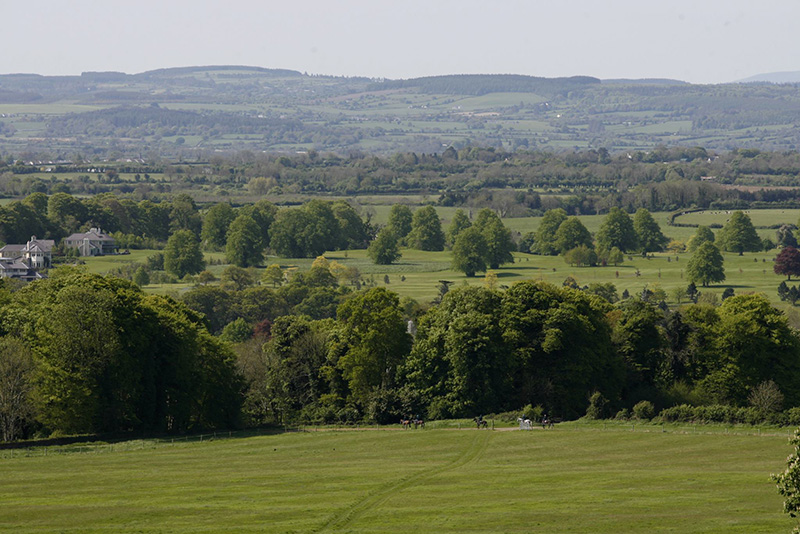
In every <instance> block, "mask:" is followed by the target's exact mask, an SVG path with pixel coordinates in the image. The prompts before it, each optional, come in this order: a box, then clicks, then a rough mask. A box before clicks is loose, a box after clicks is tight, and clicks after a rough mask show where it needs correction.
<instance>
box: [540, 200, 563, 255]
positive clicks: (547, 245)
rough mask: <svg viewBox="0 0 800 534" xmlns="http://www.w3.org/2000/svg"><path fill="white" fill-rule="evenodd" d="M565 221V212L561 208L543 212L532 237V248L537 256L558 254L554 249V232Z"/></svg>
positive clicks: (557, 250) (556, 249)
mask: <svg viewBox="0 0 800 534" xmlns="http://www.w3.org/2000/svg"><path fill="white" fill-rule="evenodd" d="M566 220H567V212H566V211H564V210H563V209H561V208H556V209H552V210H547V211H546V212H544V216H543V217H542V220H541V222H539V228H537V230H536V234H535V237H534V242H533V243H534V248H535V250H536V252H538V253H539V254H543V255H545V256H553V255H555V254H558V253H559V249H558V248H557V247H556V244H555V243H556V232H557V231H558V227H559V226H561V223H563V222H564V221H566Z"/></svg>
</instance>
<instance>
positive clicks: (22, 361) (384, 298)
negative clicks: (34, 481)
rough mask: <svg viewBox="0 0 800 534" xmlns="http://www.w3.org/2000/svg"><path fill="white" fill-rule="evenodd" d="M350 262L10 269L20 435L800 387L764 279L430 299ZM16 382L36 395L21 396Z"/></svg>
mask: <svg viewBox="0 0 800 534" xmlns="http://www.w3.org/2000/svg"><path fill="white" fill-rule="evenodd" d="M470 231H472V232H477V229H475V228H468V229H467V230H464V231H463V232H470ZM461 237H462V236H461V235H460V236H459V239H461ZM703 246H704V247H705V246H713V245H712V244H710V243H705V244H704V245H703ZM231 269H235V270H238V271H242V272H246V270H245V269H240V268H238V267H232V268H231ZM278 270H280V268H278ZM334 272H338V266H337V265H336V262H329V261H327V260H325V259H324V258H317V260H315V262H314V264H313V266H312V267H311V269H310V270H308V271H305V272H295V273H294V274H293V275H291V276H290V277H289V278H290V280H289V281H288V282H285V281H284V280H283V276H281V277H280V279H278V277H277V276H276V277H275V280H276V282H274V285H275V286H277V287H268V286H258V285H252V284H254V280H250V281H249V282H246V283H236V284H230V285H229V286H228V285H226V286H223V287H221V286H211V285H208V286H203V285H201V286H197V287H195V288H194V289H192V290H190V291H188V292H187V293H186V294H185V295H184V296H183V297H182V300H183V303H178V302H176V301H174V300H172V299H170V298H166V297H159V296H146V295H144V294H143V293H142V292H141V291H140V290H139V289H138V288H137V287H136V286H135V285H133V284H131V283H130V282H126V281H123V280H120V279H116V278H103V277H99V276H96V275H88V274H85V273H81V272H79V271H76V270H74V269H70V268H66V269H59V270H56V272H55V273H54V276H53V277H52V278H50V279H49V280H45V281H40V282H35V283H32V284H29V285H27V286H25V287H24V288H22V289H20V290H19V291H17V292H15V293H10V292H9V291H8V290H7V289H4V288H0V307H2V309H0V347H2V348H3V350H2V351H0V384H3V386H4V389H3V391H2V392H0V426H2V430H3V432H4V436H5V439H14V438H15V437H16V438H18V437H24V436H30V435H31V434H32V433H33V432H45V433H47V432H54V431H59V432H65V433H72V432H107V431H144V432H169V431H186V430H192V429H199V428H212V427H216V428H220V427H225V426H230V425H236V424H238V423H237V421H238V418H239V417H240V416H242V417H244V419H245V422H246V423H247V424H263V423H269V422H286V421H317V422H322V421H328V422H332V421H353V422H355V421H359V420H369V421H375V422H392V421H396V420H397V418H398V417H400V416H401V415H402V414H407V413H419V414H422V415H424V416H427V417H433V418H438V417H471V416H474V415H478V414H486V413H491V412H500V411H509V410H519V409H521V408H522V407H523V406H526V405H532V406H536V405H541V406H542V408H543V409H546V410H547V411H548V412H549V413H552V414H554V415H556V416H558V417H565V418H572V417H578V416H581V415H583V414H584V413H591V415H592V416H603V415H604V414H605V415H609V416H610V415H613V414H614V413H616V412H617V411H619V410H623V411H624V410H628V411H630V410H632V409H633V408H634V407H635V406H636V405H637V403H640V401H643V400H646V401H648V402H649V403H651V404H652V408H651V409H650V410H649V411H643V409H642V407H641V406H640V407H639V408H638V409H637V410H638V411H637V413H642V414H644V413H650V414H652V413H658V412H659V411H661V410H664V412H663V413H664V414H665V416H664V417H669V418H671V419H669V420H674V418H675V417H682V416H680V415H679V414H678V412H680V410H683V408H681V406H682V405H684V404H689V403H697V402H699V403H701V404H704V405H706V404H709V405H715V406H723V407H725V408H724V410H723V408H720V410H723V411H725V410H727V411H725V413H729V412H730V414H733V411H736V410H744V409H745V408H744V407H745V406H748V405H750V406H753V407H754V408H753V409H757V410H762V412H763V413H762V412H758V413H761V414H762V415H760V416H757V415H752V413H751V412H752V410H750V409H747V410H750V411H748V412H747V413H746V414H744V415H742V417H745V416H746V419H747V421H750V420H751V419H753V417H762V418H765V417H767V416H768V415H769V414H772V413H774V410H776V409H778V408H775V407H771V408H770V407H766V404H765V401H764V400H763V399H762V397H763V396H764V395H762V394H761V393H759V392H763V391H766V389H767V386H765V385H764V384H766V383H769V382H770V381H772V383H773V386H770V387H772V388H773V389H775V390H776V391H778V392H779V394H780V395H782V396H783V398H784V399H785V405H786V406H788V407H791V406H797V405H798V403H800V341H798V338H797V336H796V334H795V332H794V331H793V330H792V329H791V328H790V327H789V325H788V321H787V319H786V317H785V316H784V315H783V314H782V313H781V312H780V311H778V310H776V309H774V308H772V307H771V306H770V305H769V303H768V301H767V300H766V299H765V298H764V297H763V296H760V295H738V296H736V295H734V296H729V297H728V298H726V299H725V300H724V301H723V302H722V304H721V305H720V306H718V307H714V306H709V305H707V304H700V305H695V304H690V305H688V306H684V307H683V308H681V309H678V310H669V309H668V308H662V307H659V306H657V305H656V304H655V301H656V300H658V297H654V296H650V295H654V294H655V293H657V291H656V290H655V289H654V290H653V291H650V293H649V295H648V297H647V298H645V295H644V293H643V294H642V296H641V298H640V297H629V298H623V300H622V301H621V302H618V303H616V304H613V302H614V301H616V300H617V297H616V289H615V288H614V287H613V286H610V285H608V284H607V285H605V286H603V287H600V286H597V287H589V288H587V289H586V290H580V289H572V288H567V287H556V286H553V285H549V284H546V283H544V282H537V281H528V282H520V283H517V284H514V285H513V286H511V287H510V288H508V289H506V290H498V289H494V288H490V287H463V288H461V287H460V288H456V289H452V290H450V291H448V292H445V293H444V294H443V296H442V298H441V299H440V301H439V303H437V304H434V305H433V306H431V307H430V308H429V309H428V310H426V311H424V312H423V311H421V310H419V308H418V307H416V306H414V305H413V303H412V302H410V301H408V299H400V298H399V297H398V296H397V295H395V294H393V293H391V292H390V291H388V290H387V289H385V288H373V289H369V290H366V291H362V292H355V293H354V292H352V291H350V290H349V289H347V288H345V287H342V286H340V285H339V284H338V283H337V281H336V278H335V276H334V274H333V273H334ZM281 274H282V273H281ZM231 280H232V281H233V280H234V279H233V278H232V279H231ZM606 286H610V287H606ZM654 292H655V293H654ZM410 314H413V315H410ZM411 317H413V318H414V319H413V320H414V322H415V323H416V328H407V325H406V321H407V320H408V319H409V318H411ZM206 325H207V326H208V329H210V331H211V332H214V333H216V334H218V335H219V337H214V336H212V335H211V334H210V333H209V330H208V329H207V328H206ZM409 331H412V332H414V333H415V337H413V338H412V336H411V335H409V334H408V332H409ZM229 343H230V344H233V345H234V347H235V350H236V360H238V365H234V363H235V362H234V356H233V354H232V353H231V352H230V350H229V348H228V344H229ZM8 391H14V392H18V393H20V395H21V397H18V398H20V399H22V401H23V402H19V403H17V404H13V403H9V402H7V399H8V396H6V395H5V394H6V393H7V392H8ZM589 399H593V400H592V403H591V404H590V400H589ZM759 399H761V400H759ZM601 401H602V402H601ZM690 408H691V407H690ZM587 410H588V411H587ZM670 410H672V411H670ZM692 410H693V408H692ZM764 410H766V411H764ZM673 412H674V413H673ZM692 413H694V412H692ZM720 413H721V412H720ZM742 413H744V412H742ZM753 413H755V412H753ZM676 414H677V415H676ZM736 414H739V412H738V411H736ZM736 414H733V415H730V417H729V419H730V420H733V419H731V418H734V419H735V418H738V417H740V416H739V415H736ZM740 415H741V414H740ZM769 416H770V417H772V416H771V415H769ZM714 417H717V416H714ZM725 417H728V416H725ZM725 420H728V419H725ZM736 420H738V419H736Z"/></svg>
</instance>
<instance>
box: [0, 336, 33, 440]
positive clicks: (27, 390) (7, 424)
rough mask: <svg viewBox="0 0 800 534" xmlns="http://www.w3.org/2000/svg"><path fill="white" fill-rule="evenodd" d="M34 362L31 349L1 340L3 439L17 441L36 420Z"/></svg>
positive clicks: (13, 340) (15, 341) (0, 422)
mask: <svg viewBox="0 0 800 534" xmlns="http://www.w3.org/2000/svg"><path fill="white" fill-rule="evenodd" d="M33 378H34V361H33V354H32V353H31V350H30V347H28V346H27V345H26V344H25V343H23V342H22V341H21V340H19V339H16V338H13V337H11V336H7V337H0V437H2V440H3V441H14V440H15V439H17V438H18V437H20V434H21V433H22V431H23V430H24V428H25V427H26V426H27V425H28V424H30V422H31V421H32V420H33V399H32V397H31V392H32V390H33Z"/></svg>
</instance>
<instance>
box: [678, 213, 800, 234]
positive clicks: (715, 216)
mask: <svg viewBox="0 0 800 534" xmlns="http://www.w3.org/2000/svg"><path fill="white" fill-rule="evenodd" d="M732 213H733V210H706V211H696V212H692V213H687V214H686V215H679V216H678V217H675V222H676V223H680V224H692V225H701V224H702V225H703V226H711V225H712V224H719V225H722V226H724V225H725V223H726V222H727V221H728V219H729V218H730V216H731V214H732ZM745 213H747V215H748V216H749V217H750V220H751V221H753V226H755V227H756V228H768V227H770V226H775V225H780V224H795V225H796V224H797V219H798V218H799V217H800V210H791V209H764V210H745ZM772 234H773V235H772V236H771V237H772V239H773V240H774V239H775V236H774V234H775V231H774V230H773V231H772Z"/></svg>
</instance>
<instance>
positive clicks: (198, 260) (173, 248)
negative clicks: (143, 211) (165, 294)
mask: <svg viewBox="0 0 800 534" xmlns="http://www.w3.org/2000/svg"><path fill="white" fill-rule="evenodd" d="M205 267H206V262H205V260H204V259H203V252H202V251H201V250H200V241H199V240H198V239H197V235H196V234H195V233H193V232H192V231H191V230H178V231H177V232H175V233H174V234H172V236H170V238H169V240H168V241H167V246H166V247H164V269H165V270H166V271H167V272H168V273H171V274H174V275H175V276H177V277H178V278H183V277H184V276H185V275H187V274H197V273H199V272H200V271H202V270H203V269H205Z"/></svg>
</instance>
